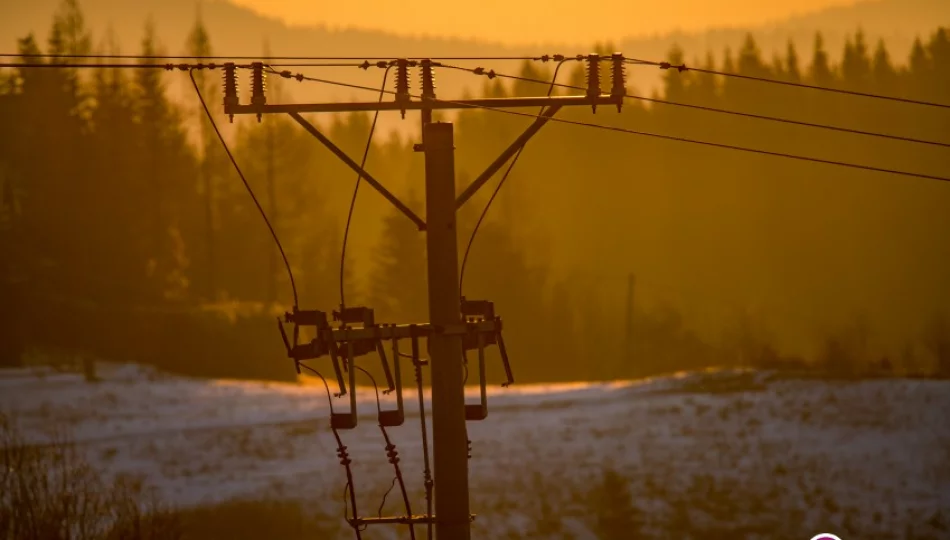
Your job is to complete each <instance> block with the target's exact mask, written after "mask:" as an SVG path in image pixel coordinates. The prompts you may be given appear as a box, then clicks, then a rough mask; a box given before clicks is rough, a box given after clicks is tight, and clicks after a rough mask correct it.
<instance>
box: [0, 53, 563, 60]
mask: <svg viewBox="0 0 950 540" xmlns="http://www.w3.org/2000/svg"><path fill="white" fill-rule="evenodd" d="M556 56H560V55H540V56H539V55H535V56H451V57H450V56H445V57H433V56H426V57H422V56H418V57H412V56H408V57H407V56H398V57H397V56H264V55H257V56H253V55H243V56H242V55H237V56H223V55H217V56H187V55H183V56H174V55H158V54H152V55H148V54H21V53H0V58H50V59H59V58H64V59H69V58H83V59H126V60H258V61H262V62H266V61H268V60H370V61H372V60H397V59H399V58H406V59H411V60H422V59H423V58H426V59H429V60H537V61H542V62H546V61H548V60H551V59H554V57H556Z"/></svg>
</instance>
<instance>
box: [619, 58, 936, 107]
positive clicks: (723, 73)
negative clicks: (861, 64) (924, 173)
mask: <svg viewBox="0 0 950 540" xmlns="http://www.w3.org/2000/svg"><path fill="white" fill-rule="evenodd" d="M627 62H628V63H630V64H634V65H640V66H656V67H659V68H660V69H675V70H676V71H679V72H680V73H682V72H684V71H695V72H696V73H705V74H707V75H719V76H722V77H732V78H736V79H746V80H749V81H756V82H764V83H770V84H781V85H784V86H793V87H796V88H807V89H809V90H818V91H821V92H833V93H836V94H845V95H849V96H860V97H866V98H873V99H883V100H887V101H897V102H901V103H911V104H914V105H924V106H927V107H938V108H941V109H950V104H947V103H937V102H933V101H923V100H919V99H910V98H902V97H897V96H886V95H883V94H872V93H869V92H858V91H855V90H844V89H842V88H831V87H829V86H819V85H816V84H805V83H797V82H792V81H783V80H780V79H770V78H768V77H756V76H753V75H743V74H740V73H730V72H728V71H718V70H715V69H705V68H695V67H689V66H687V65H686V64H679V65H676V64H671V63H669V62H654V61H651V60H639V59H636V58H628V59H627Z"/></svg>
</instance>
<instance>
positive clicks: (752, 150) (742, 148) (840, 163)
mask: <svg viewBox="0 0 950 540" xmlns="http://www.w3.org/2000/svg"><path fill="white" fill-rule="evenodd" d="M458 104H459V105H462V106H469V107H475V108H480V109H485V110H489V111H494V112H500V113H505V114H513V115H517V116H524V117H527V118H539V117H540V116H539V115H535V114H529V113H521V112H517V111H509V110H506V109H498V108H495V107H486V106H482V105H470V104H466V103H458ZM550 120H551V121H552V122H559V123H562V124H568V125H574V126H583V127H591V128H597V129H604V130H608V131H615V132H618V133H627V134H630V135H641V136H644V137H653V138H657V139H664V140H668V141H677V142H685V143H691V144H698V145H702V146H710V147H713V148H722V149H725V150H735V151H739V152H749V153H753V154H760V155H766V156H773V157H781V158H786V159H794V160H798V161H810V162H813V163H823V164H825V165H837V166H839V167H847V168H851V169H860V170H865V171H875V172H883V173H889V174H896V175H898V176H908V177H914V178H924V179H927V180H939V181H941V182H950V177H947V176H936V175H930V174H922V173H915V172H908V171H900V170H895V169H885V168H882V167H873V166H870V165H862V164H860V163H849V162H846V161H833V160H829V159H821V158H814V157H809V156H800V155H797V154H788V153H785V152H773V151H770V150H760V149H758V148H748V147H745V146H736V145H731V144H723V143H717V142H712V141H702V140H698V139H688V138H685V137H677V136H674V135H663V134H660V133H652V132H649V131H637V130H633V129H626V128H621V127H614V126H605V125H601V124H594V123H589V122H581V121H577V120H566V119H563V118H550Z"/></svg>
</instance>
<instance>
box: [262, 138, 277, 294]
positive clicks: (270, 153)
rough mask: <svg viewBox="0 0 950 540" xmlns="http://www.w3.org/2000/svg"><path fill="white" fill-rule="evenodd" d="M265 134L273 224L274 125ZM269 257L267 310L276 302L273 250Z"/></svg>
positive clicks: (269, 205) (274, 256)
mask: <svg viewBox="0 0 950 540" xmlns="http://www.w3.org/2000/svg"><path fill="white" fill-rule="evenodd" d="M265 129H266V130H267V133H266V137H267V143H266V144H267V151H266V153H267V156H266V160H267V161H266V168H267V172H266V176H267V206H268V208H267V215H269V216H270V219H271V221H272V222H273V223H274V224H275V225H274V226H275V227H276V226H277V225H276V223H277V222H278V217H277V185H276V182H275V181H274V152H275V151H276V149H275V148H274V147H275V141H274V138H275V135H274V124H273V122H272V123H270V125H268V126H267V127H266V128H265ZM269 253H270V256H269V257H268V258H267V303H268V308H269V307H270V306H271V305H273V304H274V302H276V301H277V254H276V253H274V251H273V250H271V251H270V252H269Z"/></svg>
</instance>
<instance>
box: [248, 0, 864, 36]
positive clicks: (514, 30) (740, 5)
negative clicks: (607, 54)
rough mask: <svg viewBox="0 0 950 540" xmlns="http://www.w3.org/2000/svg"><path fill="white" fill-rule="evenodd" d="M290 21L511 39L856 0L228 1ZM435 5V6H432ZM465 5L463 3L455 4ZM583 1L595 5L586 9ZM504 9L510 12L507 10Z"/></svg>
mask: <svg viewBox="0 0 950 540" xmlns="http://www.w3.org/2000/svg"><path fill="white" fill-rule="evenodd" d="M232 1H233V2H234V3H236V4H240V5H244V6H248V7H251V8H253V9H255V10H256V11H258V12H260V13H263V14H266V15H270V16H273V17H278V18H280V19H283V20H285V21H286V22H288V23H291V24H301V25H311V24H321V23H322V24H327V25H329V26H331V27H340V26H342V27H349V26H356V27H362V28H373V29H383V30H388V31H393V32H398V33H402V34H425V33H427V34H429V35H442V36H458V37H475V36H477V37H479V38H481V39H482V40H491V41H501V42H505V43H509V44H530V43H540V42H545V41H558V42H565V41H572V42H575V43H591V42H594V41H596V40H600V39H603V38H604V37H605V36H608V37H611V38H614V39H616V38H620V37H624V36H625V35H631V34H632V35H642V34H653V33H661V34H662V33H667V32H669V31H672V30H676V29H681V30H697V29H702V28H706V27H720V26H732V25H735V26H746V25H755V24H760V23H764V22H767V21H770V20H774V19H781V18H784V17H788V16H790V15H795V14H802V13H807V12H810V11H814V10H817V9H821V8H824V7H830V6H836V5H848V4H854V3H855V2H856V0H661V1H656V0H649V1H648V0H620V1H618V0H601V1H599V2H583V1H578V0H530V1H520V2H519V1H517V0H476V1H468V2H460V1H458V0H409V1H404V0H403V1H397V0H349V1H347V0H343V1H339V0H338V1H333V2H327V1H324V2H314V1H313V0H232ZM437 6H438V7H439V9H436V7H437ZM454 6H464V7H454ZM585 6H597V9H596V11H597V12H596V13H594V14H586V13H584V11H583V9H584V7H585ZM506 10H507V12H506Z"/></svg>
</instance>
